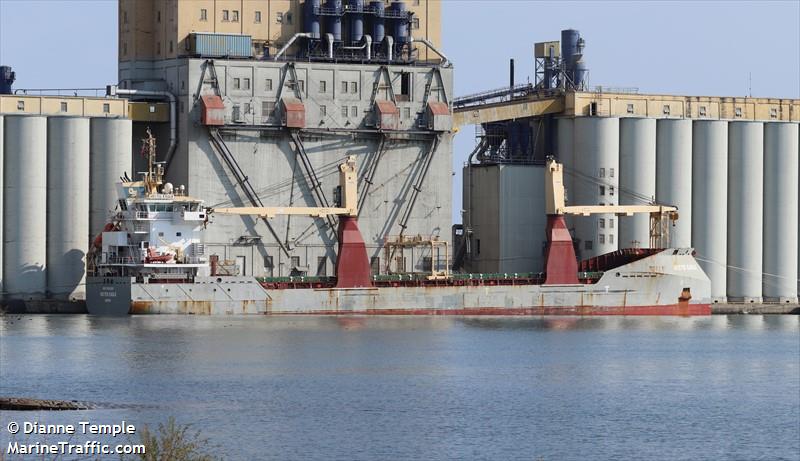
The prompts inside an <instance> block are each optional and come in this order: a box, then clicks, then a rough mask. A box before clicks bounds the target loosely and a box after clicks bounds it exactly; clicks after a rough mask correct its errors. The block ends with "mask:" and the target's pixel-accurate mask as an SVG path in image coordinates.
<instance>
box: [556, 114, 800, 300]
mask: <svg viewBox="0 0 800 461" xmlns="http://www.w3.org/2000/svg"><path fill="white" fill-rule="evenodd" d="M556 134H557V146H558V147H557V153H558V157H559V159H560V160H561V161H562V163H564V165H565V172H566V175H565V180H564V182H565V187H566V189H567V199H568V202H569V204H571V205H598V204H607V205H608V204H621V205H643V204H647V203H659V204H664V205H674V206H677V207H678V210H679V211H678V214H679V219H678V220H677V221H676V222H675V225H674V226H673V227H672V228H671V246H673V247H694V248H695V250H696V252H697V254H696V256H697V259H698V261H699V262H700V264H701V266H702V267H703V269H704V270H705V271H706V273H707V274H708V276H709V278H710V279H711V283H712V286H711V291H712V298H713V300H714V301H715V302H724V301H726V300H728V301H732V302H761V301H772V302H796V301H797V295H798V285H799V284H798V266H800V252H799V249H798V213H799V212H798V200H799V199H798V193H799V191H798V174H800V173H799V172H798V168H799V167H798V158H799V157H800V151H799V150H798V143H799V142H800V141H799V140H798V136H800V135H799V134H798V124H797V123H792V122H759V121H729V120H690V119H677V118H675V119H669V118H664V119H658V120H656V119H654V118H634V117H630V118H618V117H576V118H562V119H559V120H558V126H557V130H556ZM612 171H613V172H614V173H616V174H612ZM612 191H613V195H611V192H612ZM617 221H618V222H617ZM611 223H614V224H616V225H615V226H614V227H613V228H611V227H610V224H611ZM570 225H571V227H572V228H573V230H574V237H575V238H576V240H577V245H578V249H579V257H580V258H582V259H585V258H589V257H593V256H597V255H600V254H604V253H607V252H610V251H614V250H616V249H617V248H631V247H647V246H649V234H650V228H649V217H648V216H634V217H614V216H613V215H598V216H592V217H575V218H573V219H571V221H570ZM612 239H613V240H612ZM588 242H591V243H588Z"/></svg>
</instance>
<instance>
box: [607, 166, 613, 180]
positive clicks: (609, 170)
mask: <svg viewBox="0 0 800 461" xmlns="http://www.w3.org/2000/svg"><path fill="white" fill-rule="evenodd" d="M608 177H609V178H613V177H614V169H613V168H609V169H608Z"/></svg>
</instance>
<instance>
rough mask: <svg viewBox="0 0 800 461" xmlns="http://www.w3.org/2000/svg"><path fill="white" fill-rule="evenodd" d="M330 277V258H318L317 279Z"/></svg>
mask: <svg viewBox="0 0 800 461" xmlns="http://www.w3.org/2000/svg"><path fill="white" fill-rule="evenodd" d="M326 275H328V258H326V257H325V256H319V257H317V277H325V276H326Z"/></svg>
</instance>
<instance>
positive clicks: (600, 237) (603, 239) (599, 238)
mask: <svg viewBox="0 0 800 461" xmlns="http://www.w3.org/2000/svg"><path fill="white" fill-rule="evenodd" d="M597 241H598V242H599V243H600V245H602V244H604V243H606V236H605V234H600V235H598V236H597Z"/></svg>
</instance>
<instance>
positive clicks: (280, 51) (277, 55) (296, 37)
mask: <svg viewBox="0 0 800 461" xmlns="http://www.w3.org/2000/svg"><path fill="white" fill-rule="evenodd" d="M300 37H305V38H311V34H310V33H308V32H299V33H296V34H294V35H293V36H292V38H290V39H289V41H288V42H286V45H283V47H282V48H281V49H280V50H278V52H277V53H276V54H275V58H273V61H277V60H278V58H280V57H281V56H283V53H285V52H286V50H288V49H289V47H290V46H292V44H293V43H294V42H295V41H296V40H297V39H298V38H300Z"/></svg>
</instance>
